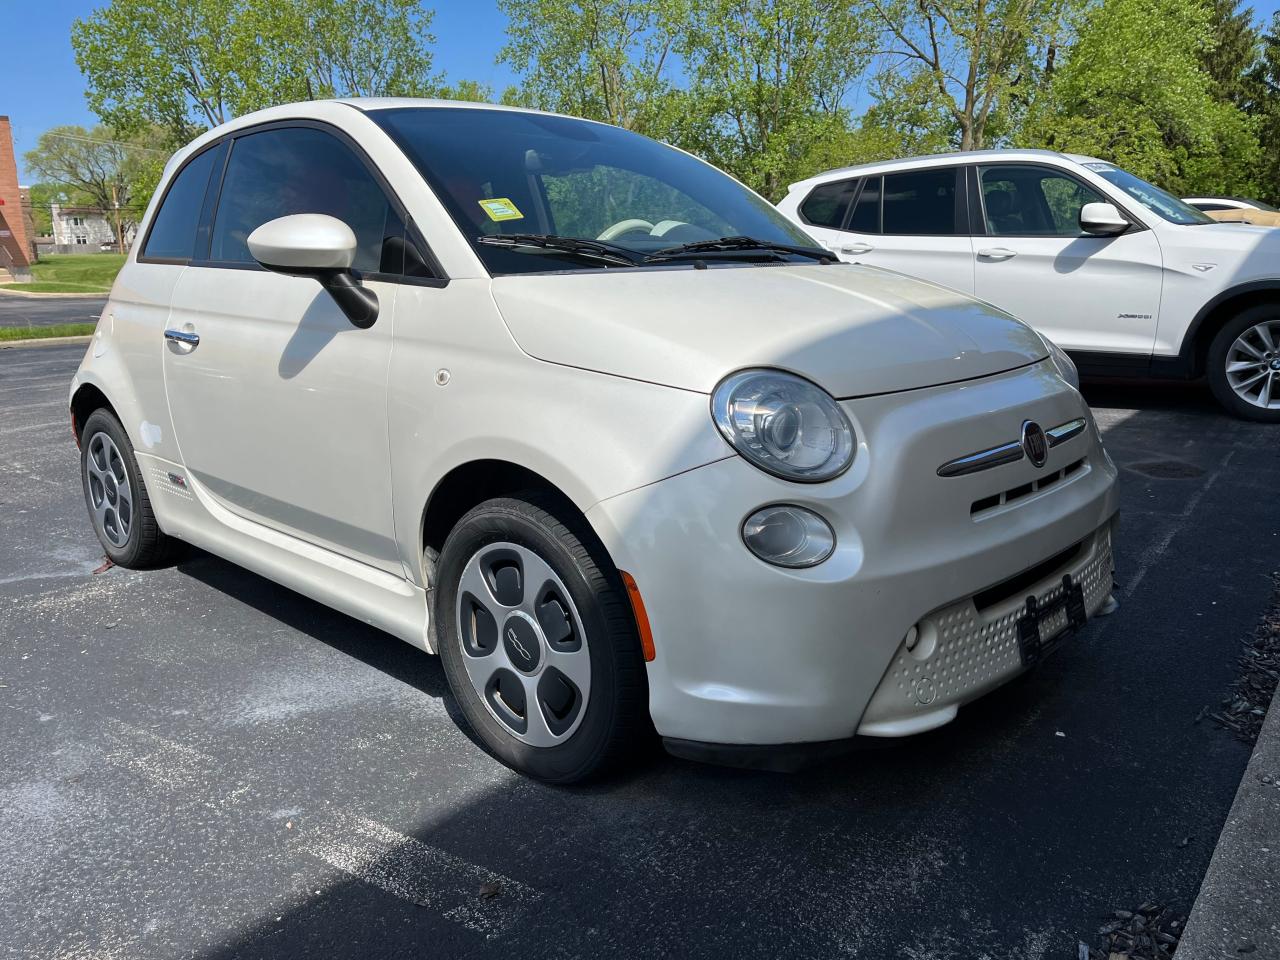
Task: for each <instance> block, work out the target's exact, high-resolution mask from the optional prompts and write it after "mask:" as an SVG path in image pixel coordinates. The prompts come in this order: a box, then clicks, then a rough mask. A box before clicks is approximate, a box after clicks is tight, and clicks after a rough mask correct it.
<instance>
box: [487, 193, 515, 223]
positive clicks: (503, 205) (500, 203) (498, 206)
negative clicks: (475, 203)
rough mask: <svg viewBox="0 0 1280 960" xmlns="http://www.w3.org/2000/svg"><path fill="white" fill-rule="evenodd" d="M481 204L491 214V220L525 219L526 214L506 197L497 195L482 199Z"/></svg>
mask: <svg viewBox="0 0 1280 960" xmlns="http://www.w3.org/2000/svg"><path fill="white" fill-rule="evenodd" d="M480 206H481V207H483V208H484V212H485V213H487V214H488V215H489V219H490V220H523V219H524V214H523V213H521V212H520V210H519V208H518V207H517V206H516V205H515V204H514V203H512V202H511V201H510V200H508V199H507V198H506V197H495V198H494V199H492V200H481V201H480Z"/></svg>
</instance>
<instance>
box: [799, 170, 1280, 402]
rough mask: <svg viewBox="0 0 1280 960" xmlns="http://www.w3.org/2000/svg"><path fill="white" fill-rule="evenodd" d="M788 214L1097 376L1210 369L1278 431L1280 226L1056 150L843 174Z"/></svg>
mask: <svg viewBox="0 0 1280 960" xmlns="http://www.w3.org/2000/svg"><path fill="white" fill-rule="evenodd" d="M778 207H779V209H780V210H781V211H782V212H783V213H784V214H786V215H787V216H788V217H789V218H790V219H791V220H793V221H794V222H795V223H797V224H800V225H801V226H803V227H804V229H805V230H806V231H808V233H809V234H810V235H811V236H813V237H814V238H815V239H816V240H818V241H819V242H821V243H822V244H823V245H824V246H825V247H827V248H828V249H830V250H832V251H834V252H836V253H837V254H838V255H839V256H840V258H841V259H842V260H847V261H850V262H855V263H867V264H875V265H877V266H882V267H887V268H890V269H893V270H899V271H901V272H903V273H905V274H907V275H909V276H913V277H921V278H923V279H925V280H932V281H934V282H935V283H941V284H945V285H946V286H948V287H951V288H953V289H955V290H959V291H961V292H962V293H968V294H972V295H974V296H977V297H980V298H981V299H983V300H987V301H990V302H991V303H993V304H995V305H996V306H998V307H1000V308H1001V309H1003V310H1008V311H1009V312H1010V313H1012V314H1014V316H1017V317H1019V318H1021V319H1023V320H1025V321H1027V322H1028V323H1029V324H1031V325H1032V326H1033V327H1035V328H1036V329H1037V330H1038V331H1040V332H1041V333H1043V334H1044V335H1045V336H1046V337H1049V338H1050V339H1051V340H1053V341H1054V342H1055V343H1056V344H1057V345H1058V346H1060V347H1062V348H1063V349H1064V350H1066V351H1067V352H1068V353H1070V354H1071V356H1072V358H1073V359H1074V360H1075V361H1076V363H1077V364H1078V365H1079V367H1080V369H1081V370H1082V371H1083V372H1085V373H1088V374H1094V375H1101V376H1108V375H1111V376H1125V377H1152V378H1175V379H1192V378H1199V377H1201V376H1203V377H1206V378H1207V379H1208V381H1209V385H1210V387H1212V389H1213V392H1214V395H1215V396H1216V397H1217V398H1218V401H1219V402H1220V403H1221V404H1222V405H1223V406H1224V407H1226V408H1227V409H1228V410H1230V411H1231V412H1232V413H1234V414H1236V415H1237V416H1240V417H1244V418H1247V419H1250V420H1261V421H1266V422H1271V423H1280V231H1277V230H1274V229H1268V228H1265V227H1261V226H1247V225H1243V224H1227V223H1218V222H1216V221H1215V219H1214V217H1211V216H1210V215H1209V214H1207V213H1205V212H1203V211H1201V210H1197V209H1196V208H1195V207H1193V206H1190V205H1189V204H1187V203H1185V202H1184V201H1182V200H1179V199H1178V198H1177V197H1174V196H1172V195H1170V194H1168V193H1166V192H1165V191H1163V190H1161V189H1159V188H1158V187H1154V186H1152V185H1151V184H1149V183H1147V182H1145V181H1144V180H1141V179H1139V178H1138V177H1135V176H1134V175H1133V174H1131V173H1128V172H1127V171H1125V170H1121V169H1119V168H1117V167H1115V166H1113V165H1112V164H1110V163H1106V162H1104V161H1101V160H1095V159H1093V158H1092V157H1081V156H1069V155H1066V154H1061V153H1052V152H1049V151H1046V150H987V151H977V152H973V153H958V154H949V155H944V156H935V157H920V158H916V159H911V160H895V161H892V162H888V163H878V164H869V165H866V166H860V167H848V168H845V169H843V170H831V171H828V172H827V173H821V174H818V175H817V176H814V177H810V178H809V179H808V180H804V181H802V182H800V183H796V184H793V185H792V187H791V190H790V192H789V193H788V194H787V196H786V197H785V198H784V199H783V201H782V202H781V203H780V204H778ZM1214 216H1215V217H1216V216H1220V215H1219V214H1215V215H1214Z"/></svg>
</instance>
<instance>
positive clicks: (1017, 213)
mask: <svg viewBox="0 0 1280 960" xmlns="http://www.w3.org/2000/svg"><path fill="white" fill-rule="evenodd" d="M979 177H980V181H981V183H982V206H983V210H984V215H985V217H986V222H987V232H988V233H989V234H991V235H992V236H994V237H1080V236H1084V235H1085V234H1084V231H1082V230H1081V229H1080V208H1081V207H1083V206H1084V205H1085V204H1086V203H1098V202H1101V201H1102V200H1103V198H1102V196H1100V195H1099V194H1098V193H1096V192H1095V191H1093V190H1091V189H1089V188H1088V187H1086V186H1085V185H1084V184H1082V183H1081V182H1080V181H1079V180H1076V179H1075V178H1074V177H1069V176H1067V175H1066V174H1064V173H1058V172H1057V171H1055V170H1049V169H1046V168H1045V167H1034V166H1003V165H1002V166H997V167H982V168H981V170H980V171H979Z"/></svg>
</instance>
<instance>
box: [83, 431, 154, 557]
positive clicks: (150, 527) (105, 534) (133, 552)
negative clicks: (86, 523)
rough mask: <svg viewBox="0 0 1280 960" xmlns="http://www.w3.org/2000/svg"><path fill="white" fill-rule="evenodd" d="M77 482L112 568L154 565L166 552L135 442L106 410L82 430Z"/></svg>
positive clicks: (94, 530) (94, 529) (95, 531)
mask: <svg viewBox="0 0 1280 960" xmlns="http://www.w3.org/2000/svg"><path fill="white" fill-rule="evenodd" d="M80 482H81V484H82V485H83V486H84V500H85V505H86V506H87V507H88V508H89V519H90V521H91V522H92V523H93V532H94V533H96V534H97V536H98V540H99V542H100V543H101V544H102V549H103V550H104V551H106V554H107V557H108V559H110V560H111V562H112V563H114V564H116V566H120V567H127V568H129V569H140V568H145V567H153V566H155V565H157V564H159V563H162V562H163V561H164V560H165V559H166V558H167V557H168V556H169V554H170V551H171V548H172V541H171V540H170V539H169V537H167V536H165V534H164V532H163V531H162V530H161V529H160V524H159V523H157V522H156V515H155V513H154V512H153V511H152V509H151V500H150V498H149V497H148V496H147V488H146V486H145V485H144V484H143V482H142V471H141V470H140V469H138V460H137V458H136V457H135V456H134V453H133V444H132V443H130V442H129V436H128V434H126V433H125V432H124V427H122V426H121V425H120V421H119V420H117V419H116V417H115V415H114V414H112V413H111V412H110V411H109V410H106V409H104V408H101V407H100V408H99V409H97V410H95V411H93V413H91V414H89V418H88V419H87V420H85V423H84V428H83V429H82V430H81V431H80Z"/></svg>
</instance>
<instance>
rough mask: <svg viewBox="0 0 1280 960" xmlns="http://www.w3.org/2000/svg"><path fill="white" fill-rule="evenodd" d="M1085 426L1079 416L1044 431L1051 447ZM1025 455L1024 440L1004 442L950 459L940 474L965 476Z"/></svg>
mask: <svg viewBox="0 0 1280 960" xmlns="http://www.w3.org/2000/svg"><path fill="white" fill-rule="evenodd" d="M1085 426H1086V423H1085V419H1084V417H1077V418H1076V419H1075V420H1068V421H1067V422H1066V423H1060V424H1058V426H1056V427H1054V428H1053V429H1051V430H1046V431H1045V432H1044V433H1045V436H1046V437H1047V438H1048V440H1049V447H1050V449H1052V448H1053V447H1056V446H1058V444H1060V443H1066V442H1067V441H1068V440H1070V439H1071V438H1072V437H1077V436H1079V435H1080V434H1081V433H1083V432H1084V428H1085ZM1025 456H1026V452H1025V451H1024V450H1023V449H1022V441H1021V440H1011V441H1010V442H1009V443H1002V444H1000V446H998V447H991V448H990V449H988V450H979V451H978V452H977V453H970V454H966V455H965V456H963V457H957V458H956V459H954V460H948V461H947V462H946V463H944V464H943V465H942V466H940V467H939V468H938V476H940V477H963V476H967V475H968V474H971V473H978V472H980V471H982V470H990V469H991V468H992V467H1000V466H1004V465H1005V464H1006V463H1017V462H1018V461H1019V460H1021V459H1022V458H1023V457H1025Z"/></svg>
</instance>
